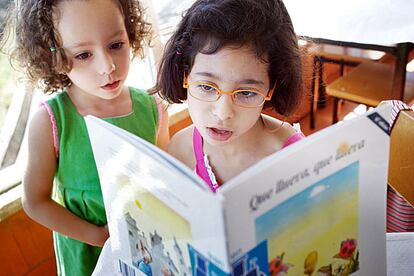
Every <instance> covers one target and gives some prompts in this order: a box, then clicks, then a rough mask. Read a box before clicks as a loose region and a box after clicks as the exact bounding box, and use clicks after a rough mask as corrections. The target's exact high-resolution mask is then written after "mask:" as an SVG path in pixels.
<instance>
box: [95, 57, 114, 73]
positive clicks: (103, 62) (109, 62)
mask: <svg viewBox="0 0 414 276" xmlns="http://www.w3.org/2000/svg"><path fill="white" fill-rule="evenodd" d="M98 66H99V67H98V72H99V74H100V75H110V74H111V73H112V72H114V71H115V63H114V60H113V58H112V56H111V55H110V54H109V53H102V55H101V57H100V62H98Z"/></svg>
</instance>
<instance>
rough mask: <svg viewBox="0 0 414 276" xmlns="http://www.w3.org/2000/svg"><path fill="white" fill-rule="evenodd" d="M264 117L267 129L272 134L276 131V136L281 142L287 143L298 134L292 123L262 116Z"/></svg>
mask: <svg viewBox="0 0 414 276" xmlns="http://www.w3.org/2000/svg"><path fill="white" fill-rule="evenodd" d="M262 116H263V120H264V121H265V125H266V127H267V128H268V129H269V130H270V132H272V130H275V132H274V134H275V135H276V136H277V137H278V138H279V139H280V140H281V141H286V140H287V139H289V137H291V136H292V135H294V134H295V133H297V131H296V129H295V128H294V127H293V126H292V125H291V124H290V123H287V122H284V121H281V120H279V119H276V118H273V117H271V116H269V115H265V114H262ZM276 130H277V131H276Z"/></svg>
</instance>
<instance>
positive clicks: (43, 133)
mask: <svg viewBox="0 0 414 276" xmlns="http://www.w3.org/2000/svg"><path fill="white" fill-rule="evenodd" d="M28 135H29V144H32V145H37V146H35V147H32V150H34V149H36V150H45V149H48V150H50V149H52V150H53V145H54V142H53V131H52V124H51V119H50V114H49V112H48V110H47V109H46V108H45V107H44V106H41V107H40V108H39V109H38V110H37V111H36V112H35V113H34V115H33V117H32V118H31V120H30V123H29V134H28ZM39 145H42V146H41V147H39Z"/></svg>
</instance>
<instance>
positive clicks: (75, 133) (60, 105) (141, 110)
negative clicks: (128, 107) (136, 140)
mask: <svg viewBox="0 0 414 276" xmlns="http://www.w3.org/2000/svg"><path fill="white" fill-rule="evenodd" d="M130 95H131V99H132V103H133V111H132V112H131V113H130V114H128V115H126V116H120V117H114V118H105V119H104V120H105V121H107V122H109V123H111V124H113V125H116V126H118V127H120V128H123V129H125V130H127V131H129V132H131V133H133V134H135V135H137V136H139V137H142V138H143V139H145V140H147V141H149V142H151V143H154V144H155V142H156V134H157V126H158V109H157V104H156V101H155V99H154V97H153V96H150V95H148V94H147V92H145V91H142V90H138V89H134V88H130ZM48 105H49V107H50V109H49V113H53V114H50V115H51V119H52V118H53V116H54V120H55V121H56V128H55V131H56V130H57V136H58V139H57V140H58V145H55V146H56V149H58V153H57V156H58V157H57V169H56V173H55V180H54V192H53V198H54V200H55V201H57V202H58V203H59V204H61V205H62V206H64V207H65V208H67V209H68V210H70V211H71V212H72V213H73V214H75V215H77V216H78V217H80V218H82V219H84V220H87V221H89V222H91V223H93V224H95V225H98V226H103V225H105V224H107V220H106V215H105V209H104V204H103V199H102V192H101V188H100V184H99V177H98V172H97V168H96V165H95V160H94V157H93V153H92V148H91V144H90V141H89V137H88V132H87V128H86V125H85V121H84V119H83V117H82V116H81V115H80V114H79V113H78V112H77V110H76V108H75V106H74V105H73V103H72V101H71V99H70V98H69V95H68V94H67V93H66V92H62V93H60V94H58V95H57V96H55V97H53V98H52V99H50V100H49V101H48ZM52 122H53V119H52ZM55 135H56V134H55ZM55 143H56V142H55ZM53 239H54V246H55V253H56V263H57V267H58V274H59V275H69V276H80V275H88V276H89V275H91V273H92V272H93V270H94V268H95V265H96V262H97V260H98V257H99V254H100V252H101V248H100V247H94V246H91V245H88V244H85V243H83V242H80V241H77V240H74V239H71V238H69V237H67V236H64V235H62V234H60V233H57V232H54V233H53Z"/></svg>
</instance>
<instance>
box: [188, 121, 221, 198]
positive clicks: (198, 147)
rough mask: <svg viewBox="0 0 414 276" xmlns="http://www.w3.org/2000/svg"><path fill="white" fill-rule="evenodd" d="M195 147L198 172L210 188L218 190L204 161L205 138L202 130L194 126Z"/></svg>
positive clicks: (214, 190)
mask: <svg viewBox="0 0 414 276" xmlns="http://www.w3.org/2000/svg"><path fill="white" fill-rule="evenodd" d="M193 148H194V155H195V159H196V168H195V170H196V173H197V175H198V176H200V178H201V179H203V180H204V181H205V182H206V183H207V184H208V186H209V187H210V189H211V190H212V191H213V192H216V189H215V188H214V185H213V183H212V182H211V179H210V176H209V175H208V171H207V168H206V164H205V163H204V152H203V138H202V137H201V134H200V132H198V130H197V128H196V127H194V132H193Z"/></svg>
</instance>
